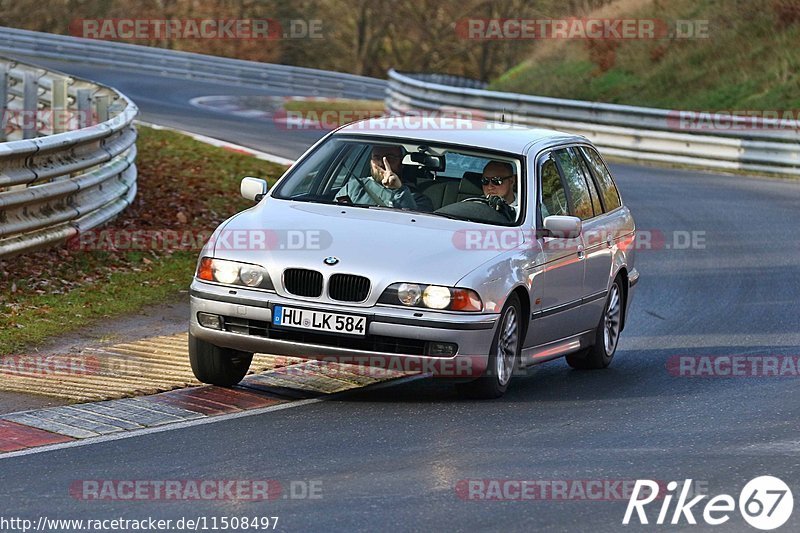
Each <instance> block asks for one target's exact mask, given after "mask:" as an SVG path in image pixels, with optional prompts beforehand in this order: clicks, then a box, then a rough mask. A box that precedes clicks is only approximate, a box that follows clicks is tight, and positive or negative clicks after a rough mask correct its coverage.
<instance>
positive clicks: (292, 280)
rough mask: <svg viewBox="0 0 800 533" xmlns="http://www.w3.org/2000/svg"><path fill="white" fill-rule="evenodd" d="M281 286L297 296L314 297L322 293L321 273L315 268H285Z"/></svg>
mask: <svg viewBox="0 0 800 533" xmlns="http://www.w3.org/2000/svg"><path fill="white" fill-rule="evenodd" d="M283 288H284V289H286V290H287V291H288V292H290V293H292V294H296V295H297V296H306V297H310V298H316V297H317V296H319V295H321V294H322V274H320V273H319V272H317V271H316V270H306V269H304V268H287V269H286V270H284V271H283Z"/></svg>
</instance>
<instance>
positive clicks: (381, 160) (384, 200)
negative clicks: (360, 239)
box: [336, 145, 418, 209]
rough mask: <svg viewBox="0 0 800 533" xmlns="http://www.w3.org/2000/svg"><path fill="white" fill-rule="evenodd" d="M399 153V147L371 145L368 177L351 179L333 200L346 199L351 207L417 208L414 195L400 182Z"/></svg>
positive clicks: (400, 165) (401, 162) (401, 154)
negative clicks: (358, 205) (369, 173)
mask: <svg viewBox="0 0 800 533" xmlns="http://www.w3.org/2000/svg"><path fill="white" fill-rule="evenodd" d="M403 152H404V150H403V147H402V146H387V145H374V146H373V147H372V156H371V160H370V169H371V175H370V176H367V177H363V178H356V177H354V178H351V179H350V180H349V181H348V182H347V185H346V186H345V187H344V189H343V190H342V191H341V192H340V193H339V196H337V198H336V199H337V201H340V202H342V201H343V200H344V202H345V203H346V202H347V199H349V201H350V203H353V204H366V205H382V206H386V207H398V208H403V209H418V206H417V201H416V200H415V199H414V196H415V195H414V193H413V192H412V191H411V189H410V188H409V187H408V185H404V184H403V182H402V180H401V179H400V173H401V169H402V164H403V155H404V153H403Z"/></svg>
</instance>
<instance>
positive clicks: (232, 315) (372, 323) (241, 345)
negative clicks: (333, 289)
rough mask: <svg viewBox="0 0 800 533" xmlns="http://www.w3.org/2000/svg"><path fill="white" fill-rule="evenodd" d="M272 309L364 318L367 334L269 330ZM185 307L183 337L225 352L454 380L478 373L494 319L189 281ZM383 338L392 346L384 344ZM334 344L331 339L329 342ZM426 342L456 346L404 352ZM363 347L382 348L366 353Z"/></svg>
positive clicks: (494, 323)
mask: <svg viewBox="0 0 800 533" xmlns="http://www.w3.org/2000/svg"><path fill="white" fill-rule="evenodd" d="M274 305H286V306H291V307H301V308H304V309H314V310H322V311H329V312H334V313H345V314H358V315H362V316H367V320H368V325H367V335H366V337H365V338H360V339H362V340H363V342H362V341H354V342H350V339H348V338H346V337H343V336H341V335H339V336H336V337H335V338H334V337H333V336H331V335H327V334H317V333H315V332H309V331H307V330H287V329H286V328H280V329H276V328H274V327H273V326H272V307H273V306H274ZM190 310H191V317H190V323H189V332H190V333H191V334H192V335H193V336H195V337H197V338H198V339H201V340H204V341H206V342H209V343H211V344H214V345H216V346H220V347H223V348H231V349H235V350H241V351H246V352H259V353H267V354H272V355H287V356H295V357H302V358H305V359H317V360H325V361H337V362H340V363H349V364H360V365H368V366H380V367H384V368H393V369H397V370H402V371H422V372H431V373H434V374H437V375H443V376H445V375H451V374H452V377H457V378H461V377H469V378H471V377H478V376H480V375H482V374H483V372H484V370H485V369H486V363H487V359H488V354H489V350H490V349H491V344H492V339H493V338H494V333H495V328H496V327H497V320H498V315H496V314H466V313H465V314H456V313H452V312H450V313H444V312H435V311H430V310H425V309H418V308H415V309H403V308H395V307H388V306H387V307H384V306H373V307H362V306H349V305H339V304H329V303H319V302H314V301H311V300H304V299H293V298H285V297H282V296H280V295H278V294H276V293H268V292H264V291H257V290H252V289H246V288H241V287H235V288H234V287H227V286H221V285H216V284H210V283H203V282H201V281H198V280H194V281H193V282H192V285H191V288H190ZM199 312H203V313H211V314H215V315H219V316H222V317H226V324H227V323H231V324H234V323H235V324H238V326H237V327H235V328H227V327H226V329H223V330H219V329H212V328H207V327H203V326H201V325H200V324H199V323H198V320H197V314H198V313H199ZM230 329H234V330H235V331H231V330H230ZM287 332H288V333H287ZM385 339H389V340H391V341H392V342H383V341H384V340H385ZM332 340H333V341H335V342H330V341H332ZM339 341H342V342H339ZM427 342H437V343H452V344H456V345H457V346H458V349H457V351H456V353H455V355H452V356H431V355H425V354H424V352H423V353H419V352H417V353H411V351H409V350H405V349H404V348H407V347H410V346H416V347H419V346H422V345H426V343H427ZM393 343H394V344H393ZM348 344H352V345H353V346H348ZM365 344H370V345H374V346H381V347H384V349H383V350H381V349H364V347H363V346H364V345H365ZM355 345H359V347H354V346H355Z"/></svg>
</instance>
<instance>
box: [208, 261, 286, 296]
mask: <svg viewBox="0 0 800 533" xmlns="http://www.w3.org/2000/svg"><path fill="white" fill-rule="evenodd" d="M195 276H197V278H198V279H201V280H203V281H214V282H216V283H222V284H224V285H244V286H245V287H254V288H259V289H270V290H274V289H275V287H274V286H273V285H272V280H271V279H270V277H269V273H267V271H266V270H265V269H264V268H263V267H260V266H258V265H252V264H250V263H239V262H237V261H228V260H226V259H214V258H212V257H203V258H201V259H200V262H199V263H198V264H197V272H196V273H195Z"/></svg>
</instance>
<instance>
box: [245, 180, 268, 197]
mask: <svg viewBox="0 0 800 533" xmlns="http://www.w3.org/2000/svg"><path fill="white" fill-rule="evenodd" d="M239 190H240V191H241V192H242V196H244V197H245V198H247V199H248V200H253V201H254V202H260V201H261V199H262V198H263V197H264V195H265V194H267V182H266V181H264V180H262V179H260V178H251V177H250V176H248V177H246V178H242V185H241V187H240V189H239Z"/></svg>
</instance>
